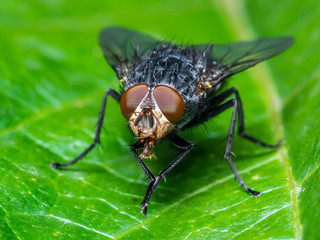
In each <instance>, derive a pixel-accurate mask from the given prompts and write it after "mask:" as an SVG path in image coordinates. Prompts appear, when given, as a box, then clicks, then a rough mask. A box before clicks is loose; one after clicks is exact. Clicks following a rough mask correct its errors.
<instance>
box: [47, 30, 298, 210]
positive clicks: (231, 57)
mask: <svg viewBox="0 0 320 240" xmlns="http://www.w3.org/2000/svg"><path fill="white" fill-rule="evenodd" d="M292 43H293V38H291V37H279V38H261V39H258V40H255V41H248V42H237V43H231V44H223V45H220V44H213V43H209V44H201V45H188V46H187V45H178V44H174V43H171V42H166V41H157V40H155V39H153V38H152V37H150V36H147V35H144V34H141V33H139V32H136V31H131V30H127V29H124V28H120V27H110V28H106V29H104V30H103V31H102V32H101V34H100V45H101V47H102V51H103V54H104V56H105V58H106V60H107V62H108V63H109V64H110V65H111V67H112V68H113V69H114V71H115V72H116V74H117V76H118V78H119V79H120V83H121V91H120V93H119V92H117V91H115V90H113V89H108V90H107V91H106V93H105V95H104V98H103V101H102V105H101V108H100V113H99V118H98V125H97V129H96V134H95V137H94V140H93V142H92V143H91V144H90V145H89V146H88V148H87V149H85V150H84V152H82V153H81V154H80V155H79V156H78V157H76V158H75V159H73V160H72V161H70V162H67V163H56V162H53V163H52V164H51V166H52V167H53V168H63V167H67V166H69V165H72V164H74V163H76V162H78V161H79V160H81V159H82V158H83V157H84V156H86V155H87V154H88V153H89V152H90V151H91V150H92V149H93V148H94V147H95V146H96V145H97V144H99V142H100V133H101V128H102V124H103V119H104V113H105V108H106V103H107V99H108V97H109V96H111V97H112V98H114V99H115V100H116V101H118V102H119V103H120V109H121V112H122V114H123V116H124V117H125V118H126V119H127V120H128V123H129V126H130V128H131V129H132V131H133V133H134V134H135V135H136V138H137V140H138V141H137V142H136V143H134V144H133V145H132V146H131V151H132V153H133V155H134V157H135V158H136V159H137V161H138V163H139V164H140V166H141V168H142V169H143V171H144V172H145V173H146V175H147V176H148V178H149V180H150V185H149V187H148V189H147V192H146V195H145V198H144V200H143V202H142V204H141V212H142V214H144V215H146V214H147V206H148V203H149V200H150V198H151V196H152V194H153V192H154V191H155V189H156V188H157V186H158V185H159V183H160V182H161V180H162V179H163V178H165V176H166V175H167V174H168V172H170V171H171V169H173V168H174V167H175V166H176V165H177V164H178V163H179V162H181V160H182V159H183V158H184V157H185V156H186V155H187V154H188V153H189V152H190V151H191V149H192V148H193V144H192V143H191V142H189V141H187V140H185V139H183V138H181V137H180V136H179V133H180V132H181V131H183V130H185V129H188V128H192V127H195V126H197V125H199V124H202V123H204V122H206V121H209V120H210V119H212V118H213V117H215V116H217V115H219V114H220V113H222V112H224V111H225V110H226V109H228V108H232V109H233V112H232V117H231V122H230V127H229V131H228V137H227V143H226V150H225V154H224V158H225V159H227V161H228V163H229V165H230V167H231V169H232V171H233V174H234V176H235V178H236V179H237V180H238V181H239V183H240V185H241V186H242V187H243V188H244V189H245V190H246V191H247V192H248V193H250V194H251V195H254V196H258V195H260V194H261V193H260V192H258V191H254V190H252V189H251V188H249V187H248V186H247V185H246V184H245V182H244V181H243V180H242V178H241V177H240V175H239V173H238V172H237V169H236V167H235V165H234V163H233V162H232V159H231V146H232V140H233V135H234V131H235V126H236V121H237V120H238V134H239V135H240V136H241V137H243V138H246V139H248V140H250V141H251V142H253V143H255V144H257V145H261V146H264V147H267V148H277V147H278V146H279V144H280V142H278V143H277V144H275V145H270V144H267V143H264V142H262V141H260V140H258V139H256V138H255V137H252V136H251V135H249V134H247V133H246V132H245V126H244V113H243V108H242V103H241V98H240V94H239V92H238V90H237V89H236V88H234V87H232V88H230V89H228V90H225V91H222V86H223V85H224V84H225V82H226V81H225V79H227V78H228V77H230V76H232V75H234V74H236V73H238V72H241V71H243V70H245V69H247V68H250V67H252V66H254V65H256V64H257V63H259V62H261V61H263V60H266V59H268V58H271V57H273V56H275V55H277V54H279V53H281V52H282V51H284V50H286V49H287V48H288V47H290V46H291V44H292ZM163 138H167V139H169V140H170V141H171V142H172V143H173V144H174V145H175V146H177V147H178V148H181V149H183V152H182V153H181V154H180V155H179V156H178V157H177V158H176V159H174V160H173V161H172V162H171V163H170V164H169V165H168V166H167V167H166V168H164V169H163V170H162V171H161V172H160V173H159V174H158V175H154V174H153V173H152V172H151V171H150V170H149V168H148V167H147V165H146V164H145V163H144V161H143V160H142V159H148V158H152V157H153V156H154V154H153V149H154V148H155V146H156V144H157V143H159V142H160V141H161V139H163ZM140 150H142V151H141V154H140V155H139V154H138V151H140Z"/></svg>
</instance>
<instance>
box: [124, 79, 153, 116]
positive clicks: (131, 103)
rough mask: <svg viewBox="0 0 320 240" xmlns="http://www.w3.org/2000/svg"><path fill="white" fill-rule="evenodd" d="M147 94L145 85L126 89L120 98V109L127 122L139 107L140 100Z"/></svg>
mask: <svg viewBox="0 0 320 240" xmlns="http://www.w3.org/2000/svg"><path fill="white" fill-rule="evenodd" d="M147 93H148V86H147V84H137V85H134V86H132V87H130V88H129V89H127V90H126V91H125V92H124V93H123V94H122V96H121V99H120V109H121V113H122V115H123V116H124V117H125V118H126V119H127V120H129V119H130V118H131V116H132V114H133V112H134V111H135V110H136V108H137V107H138V106H139V104H140V102H141V101H142V99H143V98H144V97H145V96H146V94H147Z"/></svg>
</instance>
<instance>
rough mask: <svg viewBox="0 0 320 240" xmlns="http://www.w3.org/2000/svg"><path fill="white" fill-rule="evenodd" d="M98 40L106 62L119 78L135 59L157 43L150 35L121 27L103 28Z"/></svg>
mask: <svg viewBox="0 0 320 240" xmlns="http://www.w3.org/2000/svg"><path fill="white" fill-rule="evenodd" d="M99 40H100V45H101V48H102V51H103V54H104V56H105V58H106V60H107V62H108V63H109V64H110V66H111V67H112V68H113V69H114V70H115V71H116V72H117V75H118V77H119V78H122V77H124V76H125V75H126V74H125V73H126V72H127V71H128V69H130V68H131V67H132V66H133V64H134V62H135V60H136V59H137V58H138V57H141V56H143V55H145V54H147V53H148V52H150V51H151V50H152V49H153V47H154V46H155V45H156V43H157V41H156V40H154V39H153V38H152V37H149V36H147V35H144V34H141V33H139V32H136V31H132V30H128V29H124V28H121V27H109V28H105V29H104V30H102V31H101V33H100V38H99Z"/></svg>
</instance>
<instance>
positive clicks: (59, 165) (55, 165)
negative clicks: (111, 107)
mask: <svg viewBox="0 0 320 240" xmlns="http://www.w3.org/2000/svg"><path fill="white" fill-rule="evenodd" d="M108 96H111V97H112V98H114V99H115V100H116V101H117V102H119V101H120V94H119V93H117V92H116V91H115V90H113V89H111V88H109V89H108V90H107V91H106V93H105V94H104V97H103V100H102V104H101V107H100V112H99V119H98V125H97V130H96V134H95V137H94V139H93V142H92V143H91V144H90V145H89V147H87V148H86V150H84V151H83V152H82V153H81V154H80V155H79V156H78V157H76V158H75V159H73V160H71V161H70V162H66V163H57V162H52V163H51V167H52V168H63V167H67V166H69V165H73V164H75V163H76V162H78V161H80V160H81V159H82V158H84V157H85V156H86V155H87V154H88V153H89V152H90V151H91V150H92V149H93V148H94V147H95V146H96V145H98V144H99V143H100V133H101V129H102V124H103V119H104V112H105V108H106V104H107V98H108Z"/></svg>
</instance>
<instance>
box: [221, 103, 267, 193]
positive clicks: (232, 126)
mask: <svg viewBox="0 0 320 240" xmlns="http://www.w3.org/2000/svg"><path fill="white" fill-rule="evenodd" d="M229 107H233V111H232V117H231V122H230V127H229V132H228V138H227V147H226V151H225V154H224V158H226V159H227V160H228V163H229V165H230V167H231V169H232V172H233V174H234V176H235V178H236V179H237V180H238V182H239V183H240V185H241V186H242V187H243V188H244V189H245V190H246V191H247V192H248V193H250V194H251V195H254V196H259V195H260V194H261V193H260V192H257V191H254V190H252V189H251V188H249V187H248V186H247V184H246V183H245V182H244V181H243V180H242V178H241V177H240V175H239V173H238V171H237V169H236V166H235V165H234V163H233V161H232V159H231V146H232V140H233V135H234V129H235V126H236V120H237V113H238V111H237V110H238V101H237V100H236V99H231V100H229V101H227V102H226V103H224V104H222V105H220V106H218V107H217V108H216V113H217V114H219V113H221V112H223V111H224V110H226V109H228V108H229Z"/></svg>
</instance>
